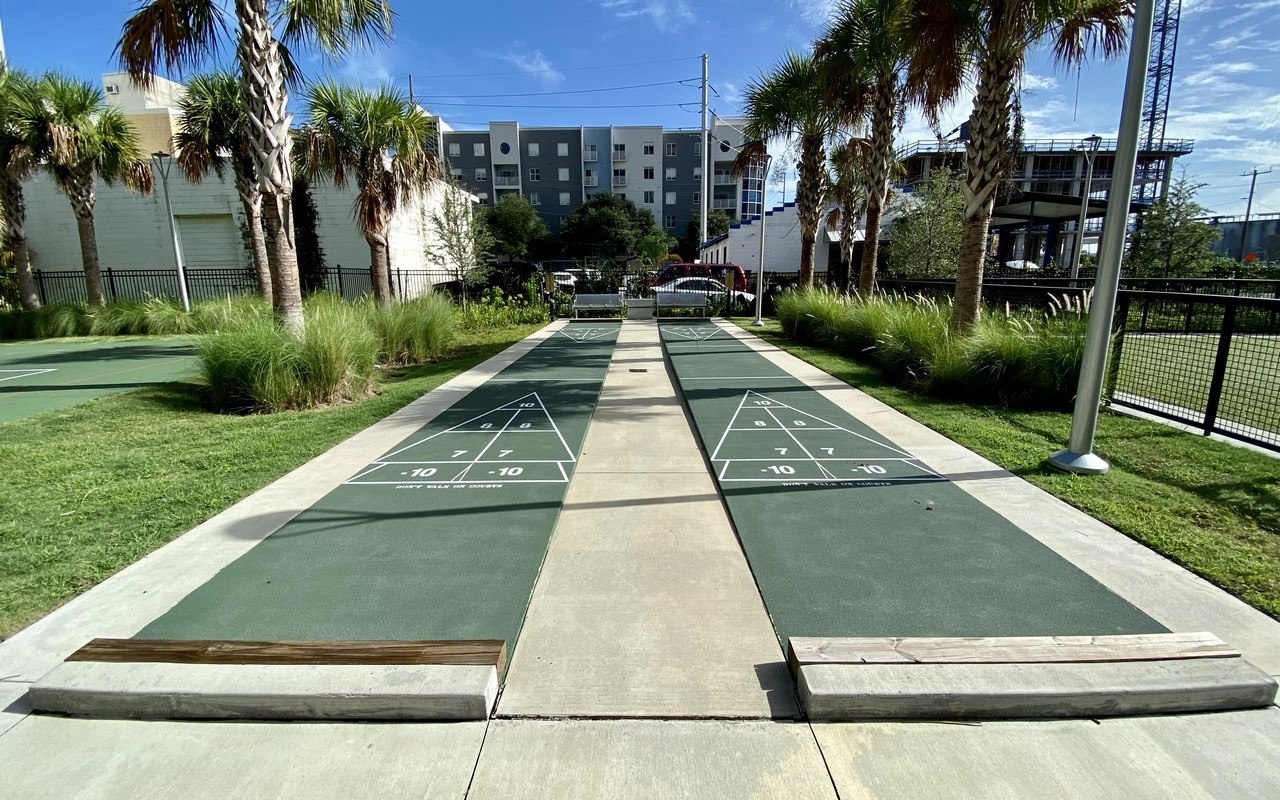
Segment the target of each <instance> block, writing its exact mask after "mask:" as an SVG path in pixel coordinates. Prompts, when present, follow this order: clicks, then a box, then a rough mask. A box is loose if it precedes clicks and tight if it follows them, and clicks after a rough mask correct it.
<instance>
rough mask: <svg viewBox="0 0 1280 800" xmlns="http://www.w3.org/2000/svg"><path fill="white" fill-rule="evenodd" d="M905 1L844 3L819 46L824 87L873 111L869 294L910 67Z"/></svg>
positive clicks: (864, 288)
mask: <svg viewBox="0 0 1280 800" xmlns="http://www.w3.org/2000/svg"><path fill="white" fill-rule="evenodd" d="M905 2H906V0H841V2H840V4H839V5H838V6H837V7H836V9H835V12H834V15H833V17H832V21H831V24H830V25H829V26H828V28H827V30H826V33H825V34H824V35H823V37H822V38H821V39H819V40H818V41H817V42H816V43H815V44H814V52H815V55H816V57H817V59H818V64H819V68H820V69H821V70H822V71H823V72H824V73H825V74H826V77H825V78H824V80H823V84H824V85H825V87H826V88H827V91H828V92H829V93H830V92H840V93H845V94H846V95H850V94H852V95H853V97H852V98H850V99H852V100H853V101H854V102H857V103H858V105H863V104H865V105H869V106H870V116H871V139H870V147H869V148H868V152H867V154H866V160H865V164H866V169H865V175H866V189H865V190H864V196H865V198H866V206H867V236H866V241H864V242H863V245H862V269H861V271H860V273H859V276H858V290H859V291H860V292H862V293H863V294H870V293H871V292H874V291H875V288H876V263H877V260H878V259H879V251H880V235H879V234H880V219H881V217H882V215H883V213H884V207H885V202H886V199H887V196H888V192H889V169H890V166H891V165H892V164H893V162H894V147H893V131H894V128H895V127H896V126H897V120H898V111H899V108H900V107H901V105H902V85H901V84H902V81H901V73H902V71H903V68H904V67H905V66H906V53H905V49H904V48H903V47H902V45H901V43H900V40H899V38H898V35H897V32H898V19H899V16H900V13H901V10H902V7H903V5H904V4H905ZM859 95H861V96H862V97H861V98H859V97H858V96H859ZM846 102H849V100H846Z"/></svg>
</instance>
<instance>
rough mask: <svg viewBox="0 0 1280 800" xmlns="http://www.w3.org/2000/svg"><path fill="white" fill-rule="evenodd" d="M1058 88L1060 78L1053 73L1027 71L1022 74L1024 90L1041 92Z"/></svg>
mask: <svg viewBox="0 0 1280 800" xmlns="http://www.w3.org/2000/svg"><path fill="white" fill-rule="evenodd" d="M1057 88H1058V79H1057V78H1055V77H1053V76H1052V75H1033V74H1031V73H1030V72H1025V73H1023V75H1022V90H1023V91H1024V92H1040V91H1052V90H1053V89H1057Z"/></svg>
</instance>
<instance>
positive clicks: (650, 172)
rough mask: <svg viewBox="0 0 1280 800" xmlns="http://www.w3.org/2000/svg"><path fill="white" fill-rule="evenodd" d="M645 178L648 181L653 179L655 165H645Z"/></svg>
mask: <svg viewBox="0 0 1280 800" xmlns="http://www.w3.org/2000/svg"><path fill="white" fill-rule="evenodd" d="M644 179H645V180H646V181H651V180H653V167H645V168H644Z"/></svg>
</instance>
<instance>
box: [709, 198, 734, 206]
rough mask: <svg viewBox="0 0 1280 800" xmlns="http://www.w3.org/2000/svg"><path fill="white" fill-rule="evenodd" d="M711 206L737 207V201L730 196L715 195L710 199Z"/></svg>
mask: <svg viewBox="0 0 1280 800" xmlns="http://www.w3.org/2000/svg"><path fill="white" fill-rule="evenodd" d="M711 207H712V208H737V207H738V201H737V200H736V199H735V198H732V197H715V198H712V200H711Z"/></svg>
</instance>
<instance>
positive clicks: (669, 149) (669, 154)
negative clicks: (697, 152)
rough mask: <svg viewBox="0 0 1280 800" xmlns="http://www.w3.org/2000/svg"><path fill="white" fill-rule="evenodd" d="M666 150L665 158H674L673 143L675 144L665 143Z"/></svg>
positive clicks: (674, 146) (674, 149)
mask: <svg viewBox="0 0 1280 800" xmlns="http://www.w3.org/2000/svg"><path fill="white" fill-rule="evenodd" d="M666 150H667V157H668V158H672V157H674V156H675V154H676V143H675V142H667V146H666Z"/></svg>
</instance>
